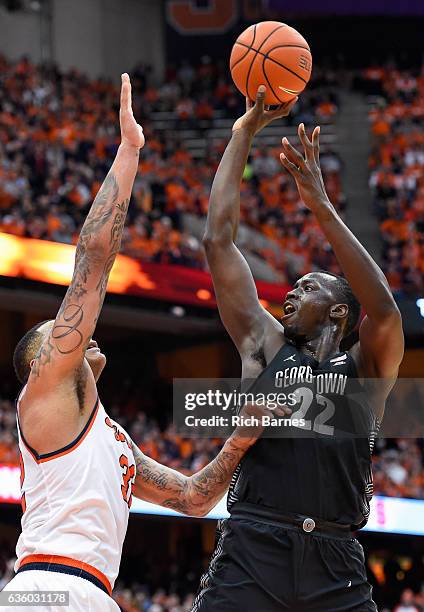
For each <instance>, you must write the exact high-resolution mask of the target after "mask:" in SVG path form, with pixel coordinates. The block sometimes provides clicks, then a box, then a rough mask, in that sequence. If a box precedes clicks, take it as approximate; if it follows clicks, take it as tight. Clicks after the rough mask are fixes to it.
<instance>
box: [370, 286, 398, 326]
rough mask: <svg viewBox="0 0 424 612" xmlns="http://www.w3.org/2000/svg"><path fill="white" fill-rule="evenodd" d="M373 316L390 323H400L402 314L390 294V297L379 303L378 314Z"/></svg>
mask: <svg viewBox="0 0 424 612" xmlns="http://www.w3.org/2000/svg"><path fill="white" fill-rule="evenodd" d="M375 318H376V319H378V320H379V321H384V323H388V324H392V325H397V324H402V315H401V314H400V310H399V308H398V306H397V304H396V302H395V300H394V299H393V297H392V295H391V294H390V299H388V300H387V301H386V302H384V303H382V304H380V308H379V310H378V314H377V316H376V317H375Z"/></svg>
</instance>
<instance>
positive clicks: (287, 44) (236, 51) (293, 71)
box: [230, 21, 312, 105]
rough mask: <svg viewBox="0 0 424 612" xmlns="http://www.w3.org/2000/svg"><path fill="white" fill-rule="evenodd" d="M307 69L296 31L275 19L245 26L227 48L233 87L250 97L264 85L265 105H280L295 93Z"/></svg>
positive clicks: (304, 45)
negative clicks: (231, 46) (229, 51)
mask: <svg viewBox="0 0 424 612" xmlns="http://www.w3.org/2000/svg"><path fill="white" fill-rule="evenodd" d="M311 70H312V55H311V51H310V49H309V45H308V43H307V42H306V40H305V39H304V38H303V36H302V35H301V34H299V32H298V31H297V30H295V29H294V28H291V27H290V26H288V25H286V24H285V23H280V22H279V21H262V22H260V23H256V24H254V25H251V26H249V27H248V28H247V29H246V30H244V32H242V33H241V34H240V36H239V37H238V38H237V40H236V42H235V43H234V46H233V48H232V51H231V57H230V71H231V76H232V78H233V81H234V83H235V85H236V87H237V88H238V89H239V90H240V91H241V93H242V94H243V95H244V96H248V97H249V98H250V99H251V100H254V99H255V98H256V92H257V89H258V87H259V85H265V86H266V88H267V89H266V96H265V104H270V105H276V104H283V103H284V102H289V101H290V100H292V99H293V98H294V97H295V96H298V95H299V94H300V93H301V92H302V91H303V90H304V89H305V87H306V85H307V84H308V81H309V79H310V76H311Z"/></svg>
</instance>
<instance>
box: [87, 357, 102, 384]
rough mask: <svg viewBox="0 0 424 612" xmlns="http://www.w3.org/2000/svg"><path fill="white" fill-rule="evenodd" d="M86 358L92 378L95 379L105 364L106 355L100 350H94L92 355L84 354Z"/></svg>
mask: <svg viewBox="0 0 424 612" xmlns="http://www.w3.org/2000/svg"><path fill="white" fill-rule="evenodd" d="M86 359H87V361H88V365H89V366H90V368H91V371H92V372H93V375H94V378H95V379H96V381H97V380H98V379H99V377H100V374H101V373H102V372H103V370H104V367H105V365H106V361H107V360H106V355H104V354H103V353H101V352H100V351H95V352H94V354H93V355H87V354H86Z"/></svg>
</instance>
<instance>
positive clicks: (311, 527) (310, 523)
mask: <svg viewBox="0 0 424 612" xmlns="http://www.w3.org/2000/svg"><path fill="white" fill-rule="evenodd" d="M238 517H240V518H250V519H252V520H256V521H257V520H258V519H260V520H261V521H264V522H267V523H271V524H274V525H275V524H277V525H278V526H280V527H285V528H287V529H301V530H302V531H303V532H305V533H312V534H315V533H316V534H320V535H324V536H328V537H335V538H341V539H351V538H352V537H353V536H352V530H351V528H350V525H340V524H339V523H333V522H330V521H324V520H322V519H318V518H313V517H311V516H306V515H305V514H291V513H290V514H286V513H282V512H278V510H273V509H272V508H266V507H264V506H259V505H257V504H250V503H247V502H236V503H235V504H234V505H233V506H232V508H231V518H238Z"/></svg>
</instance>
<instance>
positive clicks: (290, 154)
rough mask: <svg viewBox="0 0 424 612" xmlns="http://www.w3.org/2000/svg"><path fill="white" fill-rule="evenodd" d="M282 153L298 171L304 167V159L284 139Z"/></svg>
mask: <svg viewBox="0 0 424 612" xmlns="http://www.w3.org/2000/svg"><path fill="white" fill-rule="evenodd" d="M282 143H283V153H284V155H285V157H286V158H287V159H288V160H289V161H290V162H291V163H292V164H294V165H295V166H296V167H297V168H299V169H300V170H301V169H303V168H304V167H305V159H304V157H303V155H301V154H300V153H299V151H297V150H296V149H295V148H294V147H293V146H292V145H291V144H290V143H289V141H288V140H287V138H286V137H284V138H283V140H282Z"/></svg>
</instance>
